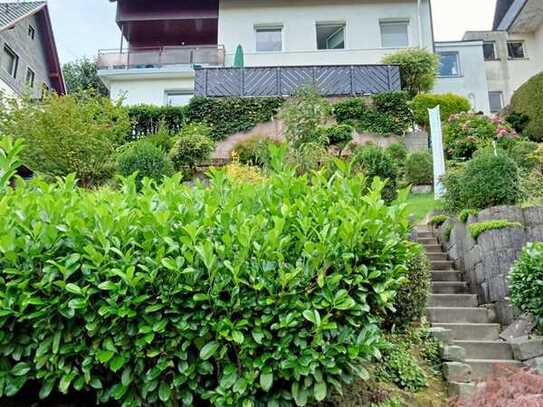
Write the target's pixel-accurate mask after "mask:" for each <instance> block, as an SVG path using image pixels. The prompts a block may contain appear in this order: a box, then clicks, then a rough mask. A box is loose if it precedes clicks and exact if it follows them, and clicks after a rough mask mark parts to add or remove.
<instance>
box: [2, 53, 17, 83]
mask: <svg viewBox="0 0 543 407" xmlns="http://www.w3.org/2000/svg"><path fill="white" fill-rule="evenodd" d="M6 54H10V56H12V57H13V68H12V71H13V72H10V71H8V70H7V69H6V68H5V66H4V64H2V67H3V68H4V70H5V71H6V72H7V73H8V74H9V76H11V77H12V78H13V79H17V72H18V70H19V55H17V53H16V52H15V51H13V48H11V47H10V46H9V45H8V44H4V49H3V54H2V58H5V57H6Z"/></svg>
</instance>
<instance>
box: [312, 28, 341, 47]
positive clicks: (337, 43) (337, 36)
mask: <svg viewBox="0 0 543 407" xmlns="http://www.w3.org/2000/svg"><path fill="white" fill-rule="evenodd" d="M317 49H345V23H317Z"/></svg>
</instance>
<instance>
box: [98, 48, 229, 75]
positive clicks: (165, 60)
mask: <svg viewBox="0 0 543 407" xmlns="http://www.w3.org/2000/svg"><path fill="white" fill-rule="evenodd" d="M96 65H97V67H98V69H134V68H136V69H137V68H143V69H145V68H162V67H164V66H169V65H170V66H171V65H207V66H224V47H223V46H222V45H201V46H191V47H186V46H182V47H181V46H179V47H154V48H132V49H130V50H126V51H122V52H120V51H119V50H100V51H98V59H97V62H96Z"/></svg>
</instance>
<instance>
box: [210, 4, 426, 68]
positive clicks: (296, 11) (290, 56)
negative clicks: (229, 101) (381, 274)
mask: <svg viewBox="0 0 543 407" xmlns="http://www.w3.org/2000/svg"><path fill="white" fill-rule="evenodd" d="M421 10H422V12H421V15H422V18H421V31H422V39H421V41H420V42H419V25H418V21H419V20H418V12H417V1H416V0H404V1H401V0H381V1H376V0H373V1H371V0H335V1H333V2H331V1H329V0H269V1H262V0H221V1H220V3H219V39H218V42H219V44H222V45H224V46H225V49H226V53H227V58H226V64H227V66H230V65H231V64H232V62H233V56H234V53H235V50H236V48H237V46H238V45H239V44H241V45H242V46H243V49H244V51H245V64H246V66H288V65H331V64H375V63H380V62H381V59H382V58H383V56H385V55H386V54H388V53H391V52H393V51H395V50H394V49H385V48H382V47H381V30H380V25H379V22H380V20H386V19H406V20H409V43H410V44H409V45H410V46H411V47H417V46H419V44H420V45H422V47H423V48H427V49H430V50H431V49H432V46H433V44H432V42H433V36H432V29H431V16H430V14H431V13H430V4H429V0H422V7H421ZM317 22H345V23H346V44H345V49H344V50H317V43H316V23H317ZM266 24H281V25H282V26H283V51H281V52H259V53H257V52H256V38H255V25H257V26H258V25H266Z"/></svg>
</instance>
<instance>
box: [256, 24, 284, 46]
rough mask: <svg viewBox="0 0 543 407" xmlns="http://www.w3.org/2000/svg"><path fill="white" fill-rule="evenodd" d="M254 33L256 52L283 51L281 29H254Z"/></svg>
mask: <svg viewBox="0 0 543 407" xmlns="http://www.w3.org/2000/svg"><path fill="white" fill-rule="evenodd" d="M255 32H256V51H257V52H273V51H276V52H277V51H282V50H283V27H256V28H255Z"/></svg>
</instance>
